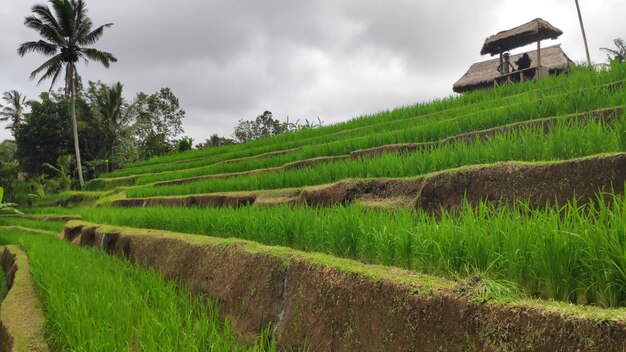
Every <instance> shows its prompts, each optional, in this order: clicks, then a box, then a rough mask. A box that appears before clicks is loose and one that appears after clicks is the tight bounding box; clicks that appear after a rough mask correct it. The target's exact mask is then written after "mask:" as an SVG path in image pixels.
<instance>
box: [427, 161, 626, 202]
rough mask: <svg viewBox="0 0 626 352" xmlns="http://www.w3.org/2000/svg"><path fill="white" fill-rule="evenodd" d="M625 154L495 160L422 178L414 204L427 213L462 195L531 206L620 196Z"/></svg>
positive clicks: (624, 178)
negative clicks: (533, 161) (559, 159)
mask: <svg viewBox="0 0 626 352" xmlns="http://www.w3.org/2000/svg"><path fill="white" fill-rule="evenodd" d="M624 182H626V154H624V153H621V154H612V155H607V156H602V157H590V158H582V159H574V160H569V161H564V162H558V163H549V164H524V163H514V162H509V163H499V164H495V165H493V166H489V167H474V168H466V169H459V170H458V171H456V172H447V173H438V174H435V175H434V176H432V177H429V178H428V179H426V181H425V183H424V186H423V188H422V190H421V192H420V194H419V196H418V197H417V199H416V202H415V207H417V208H421V209H424V210H426V211H430V212H438V211H440V209H446V210H450V209H453V208H457V207H459V206H460V205H461V203H462V202H463V199H464V197H465V198H466V199H467V200H468V201H469V202H470V204H474V205H475V204H477V203H478V202H479V201H480V200H489V201H493V202H504V203H507V204H511V203H513V202H514V201H516V200H527V201H529V202H530V206H531V207H533V208H541V207H544V206H546V205H555V204H560V205H562V204H565V203H567V202H568V201H571V200H572V199H574V198H577V199H578V200H579V201H580V202H581V203H587V202H589V201H593V200H595V199H596V197H597V195H598V194H599V193H601V192H603V191H605V192H608V191H611V190H613V191H614V192H615V194H624Z"/></svg>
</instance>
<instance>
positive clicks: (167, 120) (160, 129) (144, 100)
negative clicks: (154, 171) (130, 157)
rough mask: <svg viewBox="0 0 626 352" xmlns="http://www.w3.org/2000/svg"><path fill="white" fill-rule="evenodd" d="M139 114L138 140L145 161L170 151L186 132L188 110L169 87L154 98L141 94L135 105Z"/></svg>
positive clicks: (137, 118) (162, 89) (155, 94)
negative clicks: (176, 140) (185, 123)
mask: <svg viewBox="0 0 626 352" xmlns="http://www.w3.org/2000/svg"><path fill="white" fill-rule="evenodd" d="M133 105H134V106H135V107H134V113H135V114H136V120H137V125H138V127H137V130H136V138H137V140H138V141H139V154H140V157H141V158H142V159H147V158H150V157H153V156H157V155H163V154H166V153H168V152H170V151H171V150H172V148H173V146H174V144H175V138H176V137H177V136H178V135H180V134H181V133H182V132H183V129H182V120H183V118H185V110H183V109H181V108H180V103H179V101H178V98H176V96H175V95H174V93H172V91H171V90H170V89H169V88H161V90H159V91H158V92H156V93H154V94H152V95H146V94H145V93H143V92H139V93H138V94H137V99H136V101H135V102H134V103H133Z"/></svg>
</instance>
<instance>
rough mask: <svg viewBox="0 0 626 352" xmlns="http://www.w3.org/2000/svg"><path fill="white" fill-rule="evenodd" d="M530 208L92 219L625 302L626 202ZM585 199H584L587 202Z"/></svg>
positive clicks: (161, 212) (186, 213) (183, 213)
mask: <svg viewBox="0 0 626 352" xmlns="http://www.w3.org/2000/svg"><path fill="white" fill-rule="evenodd" d="M605 196H607V195H606V194H605V195H604V196H603V197H600V198H598V200H597V201H596V202H592V203H589V204H577V203H576V202H575V201H573V202H571V203H568V204H565V205H563V206H560V207H559V206H557V207H546V208H545V209H532V208H530V207H529V206H528V205H527V204H526V203H518V204H515V205H512V206H500V207H495V206H493V205H492V204H491V203H481V204H478V205H477V206H475V207H472V206H470V205H469V204H464V205H463V206H462V207H461V208H460V209H459V210H458V211H455V212H454V213H449V212H445V211H444V212H443V213H442V214H441V216H440V217H439V218H436V217H434V216H433V215H430V214H428V213H425V212H423V211H421V210H406V209H399V210H393V211H387V210H373V209H369V208H362V207H359V206H347V207H346V206H335V207H332V208H309V207H300V208H291V207H288V206H277V207H273V208H269V209H266V208H255V207H244V208H240V209H230V208H220V209H213V208H208V209H196V208H159V207H157V208H143V209H135V208H132V209H120V208H98V209H92V210H84V213H83V214H82V216H83V218H84V219H85V220H87V221H92V222H96V223H103V224H113V225H121V226H132V227H139V228H153V229H162V230H169V231H177V232H187V233H194V234H201V235H210V236H216V237H234V238H240V239H246V240H252V241H257V242H260V243H264V244H267V245H279V246H289V247H292V248H296V249H300V250H304V251H312V252H325V253H329V254H333V255H337V256H342V257H347V258H353V259H357V260H361V261H364V262H366V263H379V264H384V265H393V266H398V267H403V268H407V269H411V270H416V271H420V272H425V273H430V274H435V275H443V276H448V277H458V276H460V277H472V276H474V275H477V274H478V275H480V276H481V277H486V278H488V279H490V280H496V281H498V280H502V281H503V282H510V283H513V284H514V285H515V286H517V287H519V288H520V289H521V290H523V291H524V292H525V293H526V294H527V295H529V296H532V297H539V298H548V299H556V300H562V301H568V302H573V303H579V304H595V305H600V306H606V307H621V306H626V275H625V274H626V202H625V201H624V198H623V196H621V195H612V196H611V195H610V194H609V195H608V197H609V200H608V201H607V200H606V198H605ZM583 205H584V206H583Z"/></svg>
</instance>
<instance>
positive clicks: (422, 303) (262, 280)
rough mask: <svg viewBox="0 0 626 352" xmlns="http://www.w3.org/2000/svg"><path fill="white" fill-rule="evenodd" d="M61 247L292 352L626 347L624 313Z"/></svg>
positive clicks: (131, 242)
mask: <svg viewBox="0 0 626 352" xmlns="http://www.w3.org/2000/svg"><path fill="white" fill-rule="evenodd" d="M63 237H64V238H65V239H66V240H68V241H71V242H72V243H74V244H76V245H81V246H93V247H99V248H101V249H103V250H104V251H106V252H108V253H110V254H112V255H116V256H119V257H122V258H126V259H129V260H131V261H134V262H136V263H138V264H139V265H141V266H143V267H146V268H153V269H155V270H156V271H158V272H160V273H162V274H163V275H164V276H165V277H166V278H168V279H176V280H180V282H183V283H185V284H189V285H190V286H191V288H192V290H193V292H195V293H196V294H198V295H203V296H207V297H212V298H216V299H218V300H219V301H220V302H221V308H222V311H223V312H224V313H225V314H227V315H229V316H231V317H233V321H234V327H235V329H236V331H237V332H239V333H240V334H241V335H242V336H243V337H245V336H250V335H256V334H258V333H259V332H260V331H261V330H262V329H263V328H264V327H266V326H267V325H268V324H271V326H272V331H273V334H274V338H275V340H276V342H277V344H278V346H279V347H280V348H281V349H284V350H291V349H295V348H300V347H303V346H304V345H305V344H306V345H307V346H308V347H309V348H310V350H311V351H327V350H333V351H441V350H445V351H468V350H476V351H504V350H524V351H528V350H534V351H575V350H584V351H622V350H624V348H625V347H626V312H624V311H623V310H618V311H615V310H613V311H608V310H602V309H599V308H593V307H589V308H588V309H585V310H577V309H574V308H571V307H567V306H566V305H559V304H551V305H550V304H547V303H539V302H521V301H520V302H517V303H507V304H504V303H486V302H484V301H481V300H479V299H477V297H476V296H475V295H473V294H471V292H475V291H476V290H474V289H472V288H471V287H470V288H469V289H468V283H467V282H463V283H455V282H452V281H449V280H443V279H439V278H435V277H430V276H425V275H420V274H416V273H414V272H409V271H404V270H399V269H395V268H387V267H380V266H373V265H365V264H362V263H359V262H355V261H350V260H344V259H338V258H335V257H331V256H327V255H321V254H308V253H303V252H299V251H295V250H291V249H287V248H277V247H266V246H261V245H258V244H255V243H252V242H246V241H240V240H223V239H215V238H210V237H206V236H192V235H184V234H176V233H170V232H164V231H155V230H140V229H130V228H122V227H112V226H101V225H95V224H89V223H84V222H79V221H72V222H70V223H68V224H67V225H66V228H65V230H64V233H63ZM474 284H476V285H480V282H475V283H474ZM470 286H471V285H470ZM600 316H601V317H604V318H601V319H599V318H595V317H600ZM609 316H613V318H610V319H609V318H606V317H609Z"/></svg>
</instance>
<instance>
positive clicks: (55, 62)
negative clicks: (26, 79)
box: [30, 55, 63, 79]
mask: <svg viewBox="0 0 626 352" xmlns="http://www.w3.org/2000/svg"><path fill="white" fill-rule="evenodd" d="M62 64H63V62H62V60H61V55H55V56H53V57H51V58H50V59H48V60H47V61H46V62H44V63H43V64H42V65H41V66H39V67H38V68H37V69H35V70H34V71H33V72H31V74H30V79H35V77H37V75H38V74H39V73H41V72H42V71H44V70H49V69H50V68H51V67H57V66H59V65H62Z"/></svg>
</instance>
